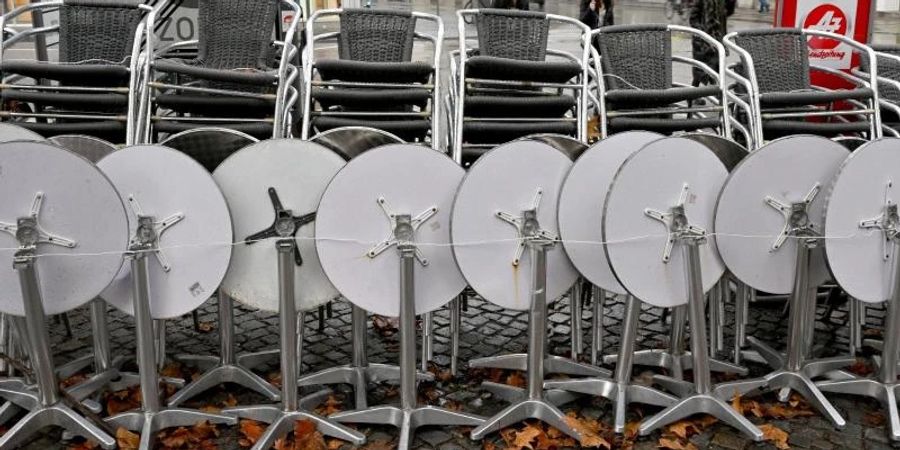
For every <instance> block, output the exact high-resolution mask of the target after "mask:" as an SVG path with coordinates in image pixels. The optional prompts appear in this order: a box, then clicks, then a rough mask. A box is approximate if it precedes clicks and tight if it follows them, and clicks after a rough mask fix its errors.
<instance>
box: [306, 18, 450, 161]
mask: <svg viewBox="0 0 900 450" xmlns="http://www.w3.org/2000/svg"><path fill="white" fill-rule="evenodd" d="M328 16H332V17H334V16H337V17H339V18H340V30H339V31H337V32H333V33H322V34H319V35H316V34H315V33H314V28H315V24H316V22H317V21H318V20H321V19H322V18H325V17H328ZM420 19H421V20H422V21H430V22H433V23H434V24H435V25H436V32H434V33H433V34H427V33H424V32H419V33H417V31H416V29H417V24H418V23H419V20H420ZM306 32H307V42H309V43H310V45H312V51H311V52H309V55H310V59H309V60H308V61H306V66H305V70H306V76H305V80H304V81H305V82H306V89H305V90H304V93H305V94H306V99H305V102H304V104H305V106H306V110H307V114H306V116H305V118H304V124H303V128H302V130H303V138H304V139H306V138H308V137H309V136H310V134H314V133H316V132H318V133H321V132H324V131H328V130H333V129H336V128H342V127H358V126H364V127H371V128H375V129H378V130H383V131H386V132H389V133H392V134H394V135H396V136H398V137H400V138H402V139H403V140H406V141H418V142H426V141H429V140H430V142H431V145H432V146H433V147H434V148H438V145H439V144H440V138H441V134H440V127H439V122H438V121H437V120H434V119H435V117H434V114H433V112H434V110H435V108H434V105H435V104H436V98H437V97H436V94H437V92H438V90H439V89H438V84H439V81H440V75H439V70H440V64H439V57H440V52H441V43H442V42H443V24H442V22H441V20H440V18H439V17H437V16H433V15H430V14H422V13H411V12H405V11H394V10H378V9H343V10H324V11H318V12H316V13H315V14H314V15H313V16H312V17H311V18H310V20H309V26H308V27H307V30H306ZM332 39H336V40H337V42H338V58H318V57H317V55H315V50H316V44H319V43H321V42H323V41H327V40H332ZM417 40H425V41H430V42H431V44H432V52H433V53H432V57H431V59H430V60H429V61H427V62H424V61H414V60H413V50H414V46H415V43H416V41H417Z"/></svg>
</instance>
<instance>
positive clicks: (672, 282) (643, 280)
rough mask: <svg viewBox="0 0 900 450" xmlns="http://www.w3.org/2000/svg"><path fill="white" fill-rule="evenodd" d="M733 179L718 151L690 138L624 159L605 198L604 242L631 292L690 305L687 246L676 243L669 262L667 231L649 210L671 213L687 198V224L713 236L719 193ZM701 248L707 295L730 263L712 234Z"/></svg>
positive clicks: (656, 144)
mask: <svg viewBox="0 0 900 450" xmlns="http://www.w3.org/2000/svg"><path fill="white" fill-rule="evenodd" d="M727 176H728V171H727V170H726V168H725V166H724V164H723V163H722V161H721V160H720V159H719V158H718V156H716V154H715V153H713V152H712V151H711V150H710V149H708V148H707V147H706V146H705V145H703V144H701V143H699V142H696V141H693V140H690V139H686V138H664V139H659V140H656V141H653V142H651V143H649V144H647V145H646V146H644V148H642V149H641V150H639V151H637V152H636V153H634V154H633V155H632V156H631V157H630V158H628V159H627V160H626V161H625V162H624V163H623V164H622V166H621V167H620V168H619V171H618V173H617V174H616V176H615V178H614V179H613V182H612V185H611V186H610V188H609V195H608V197H607V199H606V207H605V211H604V217H603V240H604V241H605V242H606V246H605V248H606V253H607V258H609V262H610V265H611V267H612V269H613V272H614V273H615V275H616V278H617V279H618V280H619V282H620V283H621V284H622V286H624V287H625V289H627V290H628V292H629V293H630V294H631V295H634V296H635V297H637V298H638V299H640V300H641V301H644V302H646V303H649V304H651V305H654V306H658V307H666V308H668V307H673V306H679V305H683V304H686V303H687V301H688V296H687V285H686V281H685V280H686V278H687V277H686V274H687V267H686V266H685V263H684V255H683V253H684V251H685V250H684V247H685V246H684V244H679V243H677V242H676V243H675V244H674V245H673V247H672V249H671V253H670V259H669V261H668V262H664V261H663V255H664V253H665V249H666V243H667V242H668V232H667V228H666V226H665V225H664V224H663V222H660V221H658V220H656V219H652V218H650V217H648V216H647V215H646V214H645V211H646V210H648V209H649V210H654V211H658V212H660V213H663V214H667V213H669V211H670V208H672V207H674V206H676V205H678V204H679V201H680V199H681V198H682V196H684V204H683V206H684V210H685V215H686V216H687V220H688V223H689V224H690V225H693V226H696V227H700V228H702V229H703V230H705V231H707V233H709V232H710V231H711V230H712V225H713V213H714V211H715V205H716V198H717V197H718V195H719V189H721V187H722V183H724V182H725V178H727ZM685 186H686V188H685ZM699 249H700V270H701V273H702V278H703V290H704V292H706V291H708V290H709V289H710V288H712V286H713V285H714V284H715V283H716V282H717V281H718V280H719V278H720V277H721V276H722V273H723V272H724V271H725V266H724V265H723V264H722V261H721V260H720V259H719V256H718V252H717V250H716V240H715V238H714V236H712V235H708V236H707V242H706V243H705V244H701V245H700V248H699Z"/></svg>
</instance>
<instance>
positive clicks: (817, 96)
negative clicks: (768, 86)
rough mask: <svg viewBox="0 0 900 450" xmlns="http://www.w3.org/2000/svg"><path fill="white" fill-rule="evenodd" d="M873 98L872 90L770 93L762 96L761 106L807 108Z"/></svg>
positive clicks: (760, 97)
mask: <svg viewBox="0 0 900 450" xmlns="http://www.w3.org/2000/svg"><path fill="white" fill-rule="evenodd" d="M871 97H872V90H871V89H868V88H860V89H838V90H834V91H817V90H809V91H795V92H768V93H765V94H760V96H759V105H760V106H761V107H763V108H766V107H779V106H782V107H783V106H807V105H817V104H820V103H829V102H833V101H840V100H867V99H869V98H871Z"/></svg>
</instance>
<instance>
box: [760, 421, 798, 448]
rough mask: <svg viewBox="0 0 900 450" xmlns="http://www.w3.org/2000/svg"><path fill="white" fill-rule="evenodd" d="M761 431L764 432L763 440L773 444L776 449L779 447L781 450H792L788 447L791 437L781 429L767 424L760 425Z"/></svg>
mask: <svg viewBox="0 0 900 450" xmlns="http://www.w3.org/2000/svg"><path fill="white" fill-rule="evenodd" d="M759 429H760V430H762V432H763V439H765V440H766V441H769V442H771V443H772V445H774V446H775V447H778V448H779V449H781V450H786V449H789V448H791V446H790V445H788V438H789V437H790V436H788V434H787V432H786V431H784V430H782V429H781V428H778V427H776V426H775V425H772V424H768V423H765V424H762V425H760V426H759Z"/></svg>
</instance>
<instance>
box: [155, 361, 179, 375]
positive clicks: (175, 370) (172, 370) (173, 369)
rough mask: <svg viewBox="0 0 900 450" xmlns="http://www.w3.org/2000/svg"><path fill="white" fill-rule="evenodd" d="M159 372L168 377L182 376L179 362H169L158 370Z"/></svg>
mask: <svg viewBox="0 0 900 450" xmlns="http://www.w3.org/2000/svg"><path fill="white" fill-rule="evenodd" d="M159 374H160V375H162V376H164V377H169V378H181V377H182V376H184V373H182V371H181V364H179V363H171V364H169V365H167V366H165V367H163V369H162V370H161V371H159Z"/></svg>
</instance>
